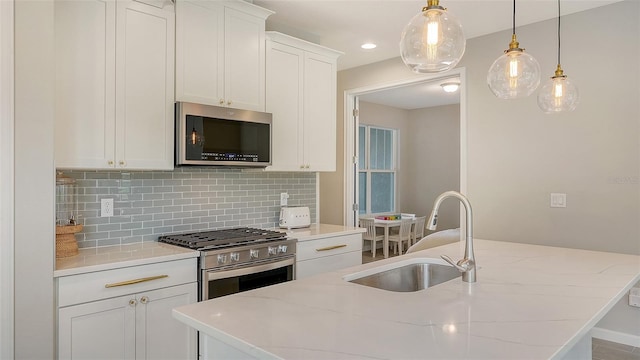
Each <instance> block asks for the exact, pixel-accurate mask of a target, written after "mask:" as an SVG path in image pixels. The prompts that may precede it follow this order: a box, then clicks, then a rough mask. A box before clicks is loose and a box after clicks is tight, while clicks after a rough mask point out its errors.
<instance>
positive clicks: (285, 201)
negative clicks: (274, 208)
mask: <svg viewBox="0 0 640 360" xmlns="http://www.w3.org/2000/svg"><path fill="white" fill-rule="evenodd" d="M288 201H289V194H287V193H286V192H283V193H280V206H287V204H288Z"/></svg>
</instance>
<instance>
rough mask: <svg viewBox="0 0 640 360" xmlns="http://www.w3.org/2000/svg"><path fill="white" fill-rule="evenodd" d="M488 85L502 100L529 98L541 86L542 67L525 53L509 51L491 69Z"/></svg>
mask: <svg viewBox="0 0 640 360" xmlns="http://www.w3.org/2000/svg"><path fill="white" fill-rule="evenodd" d="M487 84H488V85H489V89H491V91H492V92H493V94H494V95H495V96H497V97H498V98H500V99H515V98H521V97H526V96H529V95H531V94H533V92H534V91H536V88H537V87H538V85H540V65H539V64H538V61H537V60H536V59H535V58H534V57H533V56H531V55H529V54H527V53H526V52H524V51H517V50H511V51H507V53H505V54H504V55H502V56H500V57H499V58H498V59H496V61H494V62H493V65H491V68H489V73H488V74H487Z"/></svg>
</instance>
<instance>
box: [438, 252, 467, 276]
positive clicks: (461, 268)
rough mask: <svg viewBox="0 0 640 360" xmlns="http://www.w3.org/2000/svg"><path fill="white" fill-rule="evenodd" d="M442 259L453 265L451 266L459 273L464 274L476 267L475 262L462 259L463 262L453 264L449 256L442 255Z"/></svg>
mask: <svg viewBox="0 0 640 360" xmlns="http://www.w3.org/2000/svg"><path fill="white" fill-rule="evenodd" d="M440 257H441V258H442V260H444V261H446V262H448V263H449V264H451V266H453V267H454V268H456V269H458V271H460V272H462V273H464V272H467V271H469V270H471V269H473V267H474V265H475V264H474V262H473V260H470V259H462V260H460V261H458V262H457V263H455V262H453V259H451V258H450V257H448V256H447V255H440Z"/></svg>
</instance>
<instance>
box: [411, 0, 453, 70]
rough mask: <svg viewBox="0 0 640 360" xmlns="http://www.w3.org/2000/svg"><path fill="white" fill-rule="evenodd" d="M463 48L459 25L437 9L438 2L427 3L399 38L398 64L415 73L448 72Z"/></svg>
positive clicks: (436, 0) (441, 9)
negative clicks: (399, 60)
mask: <svg viewBox="0 0 640 360" xmlns="http://www.w3.org/2000/svg"><path fill="white" fill-rule="evenodd" d="M465 46H466V40H465V38H464V33H463V32H462V25H461V24H460V22H459V21H458V19H457V18H456V17H455V16H453V15H451V14H450V13H449V12H447V9H445V8H443V7H442V6H440V4H439V0H428V1H427V6H425V7H423V8H422V11H421V12H420V13H418V14H417V15H416V16H414V17H413V18H412V19H411V21H410V22H409V24H407V26H405V28H404V30H403V31H402V35H401V37H400V55H401V56H402V61H404V63H405V64H406V65H407V66H408V67H409V68H410V69H411V70H412V71H413V72H416V73H433V72H441V71H446V70H449V69H452V68H453V67H454V66H456V64H458V62H459V61H460V59H461V58H462V55H463V54H464V49H465Z"/></svg>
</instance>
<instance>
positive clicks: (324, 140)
mask: <svg viewBox="0 0 640 360" xmlns="http://www.w3.org/2000/svg"><path fill="white" fill-rule="evenodd" d="M336 91H337V90H336V60H335V58H330V57H327V56H322V55H319V54H314V53H307V54H306V55H305V59H304V115H303V119H304V157H305V167H307V166H308V168H306V169H307V170H310V171H336Z"/></svg>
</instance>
